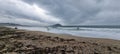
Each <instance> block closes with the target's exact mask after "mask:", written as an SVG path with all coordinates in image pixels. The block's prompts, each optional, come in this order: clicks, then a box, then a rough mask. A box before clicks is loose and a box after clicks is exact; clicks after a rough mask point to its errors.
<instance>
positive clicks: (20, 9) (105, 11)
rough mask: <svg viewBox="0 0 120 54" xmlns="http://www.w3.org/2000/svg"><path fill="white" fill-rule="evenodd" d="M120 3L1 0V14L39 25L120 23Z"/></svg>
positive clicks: (119, 0)
mask: <svg viewBox="0 0 120 54" xmlns="http://www.w3.org/2000/svg"><path fill="white" fill-rule="evenodd" d="M6 2H8V3H6ZM1 3H3V4H1ZM119 4H120V0H9V1H8V0H5V1H2V0H0V7H2V8H1V9H0V13H1V14H3V15H7V16H12V18H13V17H14V18H16V19H18V18H19V19H21V18H22V19H26V20H28V22H30V21H34V22H35V23H50V24H54V23H62V24H120V6H119ZM11 11H12V12H11ZM29 20H30V21H29Z"/></svg>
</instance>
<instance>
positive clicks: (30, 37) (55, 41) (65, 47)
mask: <svg viewBox="0 0 120 54" xmlns="http://www.w3.org/2000/svg"><path fill="white" fill-rule="evenodd" d="M6 53H8V54H120V40H112V39H100V38H84V37H77V36H72V35H65V34H53V33H47V32H40V31H26V30H18V29H17V30H16V29H11V28H5V27H2V28H1V27H0V54H6Z"/></svg>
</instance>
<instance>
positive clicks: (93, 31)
mask: <svg viewBox="0 0 120 54" xmlns="http://www.w3.org/2000/svg"><path fill="white" fill-rule="evenodd" d="M8 27H11V28H14V26H8ZM17 28H18V29H23V30H30V31H43V32H50V33H57V34H69V35H74V36H79V37H90V38H105V39H114V40H120V28H84V27H81V28H80V29H79V30H77V29H76V28H75V27H71V28H64V27H59V28H52V27H25V26H17Z"/></svg>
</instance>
